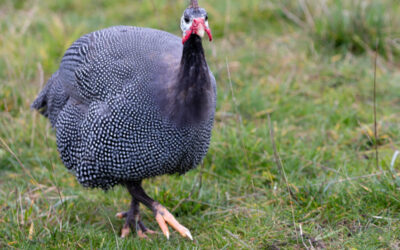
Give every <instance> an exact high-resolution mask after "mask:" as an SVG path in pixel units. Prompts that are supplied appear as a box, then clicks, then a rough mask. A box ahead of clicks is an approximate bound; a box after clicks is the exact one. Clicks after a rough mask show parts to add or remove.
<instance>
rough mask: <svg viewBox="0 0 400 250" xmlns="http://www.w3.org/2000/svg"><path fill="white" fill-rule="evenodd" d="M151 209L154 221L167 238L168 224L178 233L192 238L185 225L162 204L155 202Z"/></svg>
mask: <svg viewBox="0 0 400 250" xmlns="http://www.w3.org/2000/svg"><path fill="white" fill-rule="evenodd" d="M153 211H154V214H155V216H156V221H157V223H158V225H159V226H160V228H161V231H162V232H163V233H164V235H165V237H167V239H169V235H170V234H169V230H168V226H167V223H168V225H170V226H171V227H172V228H173V229H175V230H176V231H177V232H178V233H180V234H181V235H182V236H183V237H185V238H186V237H187V238H189V239H191V240H193V237H192V235H191V233H190V231H189V229H187V228H186V227H184V226H182V225H181V224H180V223H179V222H178V221H177V220H176V219H175V217H174V216H173V215H172V214H171V213H170V212H169V211H168V210H167V209H166V208H165V207H163V206H162V205H160V204H156V205H154V206H153Z"/></svg>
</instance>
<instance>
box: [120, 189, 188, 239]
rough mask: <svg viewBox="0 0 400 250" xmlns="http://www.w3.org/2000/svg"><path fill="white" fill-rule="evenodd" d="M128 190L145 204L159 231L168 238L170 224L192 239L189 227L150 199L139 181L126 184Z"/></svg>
mask: <svg viewBox="0 0 400 250" xmlns="http://www.w3.org/2000/svg"><path fill="white" fill-rule="evenodd" d="M127 186H128V190H129V192H130V193H131V195H132V196H133V197H134V198H135V199H136V200H138V201H139V202H141V203H143V204H144V205H145V206H147V207H148V208H150V209H151V210H152V211H153V213H154V216H155V217H156V221H157V223H158V225H159V226H160V228H161V231H162V232H163V233H164V235H165V236H166V237H167V239H169V230H168V226H167V224H168V225H170V226H171V227H172V228H173V229H175V230H176V231H177V232H179V233H180V234H181V235H182V236H183V237H188V238H189V239H191V240H193V238H192V235H191V234H190V231H189V229H187V228H186V227H184V226H182V225H181V224H180V223H179V222H178V221H177V220H176V219H175V217H174V216H173V215H172V214H171V213H170V212H169V211H168V210H167V209H166V208H165V207H163V206H162V205H161V204H160V203H158V202H157V201H154V200H153V199H151V198H150V197H149V196H148V195H147V194H146V193H145V191H144V190H143V188H142V186H141V183H140V182H139V183H131V184H128V185H127Z"/></svg>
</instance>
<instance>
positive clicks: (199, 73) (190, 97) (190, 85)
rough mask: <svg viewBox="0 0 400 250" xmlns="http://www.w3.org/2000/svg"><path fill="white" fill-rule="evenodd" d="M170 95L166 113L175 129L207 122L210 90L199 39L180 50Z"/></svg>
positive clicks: (192, 38) (194, 39) (208, 74)
mask: <svg viewBox="0 0 400 250" xmlns="http://www.w3.org/2000/svg"><path fill="white" fill-rule="evenodd" d="M171 90H172V91H171V92H170V95H169V98H168V99H169V101H168V103H169V107H168V113H169V117H170V119H172V120H173V121H175V122H176V124H177V125H178V126H187V125H194V124H196V123H199V122H201V121H204V120H205V119H207V118H208V114H209V111H210V109H211V95H212V91H211V90H212V87H211V81H210V73H209V70H208V66H207V62H206V59H205V56H204V49H203V46H202V43H201V38H200V37H199V36H197V35H192V36H191V37H190V38H189V40H187V41H186V42H185V44H184V46H183V53H182V59H181V63H180V67H179V72H178V75H177V78H176V82H175V83H174V84H173V86H172V89H171Z"/></svg>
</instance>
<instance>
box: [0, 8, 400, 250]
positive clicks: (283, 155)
mask: <svg viewBox="0 0 400 250" xmlns="http://www.w3.org/2000/svg"><path fill="white" fill-rule="evenodd" d="M350 2H352V1H338V0H336V1H334V0H328V1H317V2H316V1H313V0H298V1H262V0H251V1H236V0H235V1H231V0H226V1H206V0H202V1H200V4H201V5H202V6H204V7H205V8H206V9H207V10H208V12H209V16H210V25H211V28H212V30H213V33H214V37H215V41H214V42H213V43H208V42H206V43H205V48H206V50H207V59H208V61H209V65H210V67H211V69H212V70H213V72H214V74H215V76H216V78H217V82H218V107H217V115H216V123H215V129H214V133H213V138H212V142H211V148H210V151H209V154H208V156H207V157H206V159H205V161H204V164H203V166H201V167H200V168H199V169H198V170H194V171H192V172H190V173H189V174H187V175H185V176H183V177H179V176H163V177H159V178H156V179H152V180H148V181H146V182H145V185H144V186H145V189H146V190H147V191H148V193H149V194H150V196H152V197H154V198H155V199H156V200H158V201H160V202H161V203H162V204H164V205H165V206H166V207H168V208H170V209H173V210H174V214H175V215H176V217H177V219H178V220H180V221H181V222H182V223H183V224H184V225H187V226H188V228H189V229H190V230H191V232H192V234H193V236H194V238H195V240H194V241H193V242H191V241H188V240H186V239H182V238H180V237H179V235H177V234H176V233H173V234H172V237H171V239H170V240H169V241H168V240H166V239H165V238H164V237H162V235H158V236H155V237H153V238H152V240H151V241H143V240H139V239H138V238H137V237H130V238H128V239H120V238H119V237H118V233H119V230H120V228H121V227H122V223H123V222H122V221H119V220H117V219H116V218H115V217H114V215H115V213H116V212H118V211H122V210H125V209H126V208H127V207H128V205H129V196H128V194H127V192H126V191H125V190H124V189H123V188H120V187H117V188H115V189H113V190H111V191H109V192H107V193H104V192H103V191H101V190H87V189H84V188H82V187H81V186H80V185H79V184H78V183H77V181H76V180H75V179H74V177H73V176H72V175H70V174H69V173H68V172H67V171H66V169H65V168H64V166H63V165H62V163H61V161H60V159H59V157H58V153H57V150H56V145H55V135H54V131H52V130H51V128H50V127H49V123H48V121H47V120H46V119H44V118H43V117H41V116H39V115H38V114H36V113H35V112H32V111H31V110H30V109H29V105H30V103H31V102H32V101H33V99H34V98H35V95H36V94H37V93H38V92H39V90H40V89H41V87H42V85H43V84H44V83H45V81H46V80H47V79H48V78H49V77H50V75H51V74H52V73H53V72H54V71H55V70H56V69H57V67H58V65H59V63H60V60H61V57H62V55H63V52H64V51H65V50H66V49H67V48H68V46H69V45H70V44H71V43H72V42H73V41H74V40H75V39H77V38H78V37H80V36H81V35H83V34H85V33H87V32H90V31H93V30H97V29H101V28H104V27H108V26H112V25H117V24H126V25H137V26H147V27H154V28H159V29H163V30H167V31H170V32H172V33H174V34H177V35H179V34H180V31H179V27H178V24H179V18H180V15H181V13H182V11H183V9H184V8H185V6H186V1H183V0H180V1H170V0H153V1H128V0H120V1H115V0H101V1H94V0H92V1H82V0H60V1H52V0H43V1H42V0H40V1H35V0H26V1H24V0H0V248H36V249H39V248H43V247H45V248H96V249H97V248H123V249H125V248H127V249H128V248H132V247H134V248H156V247H157V248H184V249H186V248H205V249H209V248H221V249H234V248H245V249H247V248H265V249H278V248H284V249H286V248H288V249H297V248H310V249H311V248H324V247H326V248H329V249H337V248H348V249H349V248H357V249H366V248H368V249H376V248H387V249H389V248H391V249H399V248H400V240H399V239H400V221H399V218H400V196H399V191H400V172H399V168H400V165H399V164H400V160H399V159H398V160H397V161H396V162H395V163H394V164H393V165H391V158H392V156H393V154H394V152H395V151H396V150H397V149H398V148H399V146H400V116H399V113H400V97H399V94H400V85H399V81H400V71H399V64H398V62H399V57H398V55H399V53H398V51H399V44H398V38H399V37H400V35H399V33H397V34H396V32H397V31H396V29H398V27H399V25H400V21H399V18H398V17H397V15H396V13H399V11H400V6H399V5H398V3H397V2H396V1H395V0H392V1H389V0H388V1H353V3H358V4H349V3H350ZM317 3H319V4H317ZM396 18H397V19H396ZM377 40H378V41H379V45H378V48H379V52H380V54H379V57H378V61H377V65H378V66H377V79H378V84H377V92H376V94H377V102H378V106H377V115H378V129H379V136H378V138H377V139H376V140H375V139H374V137H373V129H374V126H373V75H374V70H373V69H374V66H373V65H374V60H373V58H374V53H373V50H374V48H375V44H376V41H377ZM268 114H270V116H271V125H270V123H269V122H268ZM271 130H272V131H273V132H274V133H273V134H274V139H275V143H276V150H277V155H274V148H273V146H272V145H273V144H272V140H271V139H272V138H271V136H270V134H271ZM375 144H378V146H379V167H377V166H376V164H375V152H374V146H375ZM278 155H279V157H280V159H281V164H282V166H283V169H284V171H285V173H286V179H285V178H284V175H283V173H281V171H280V170H279V168H278V166H279V164H277V161H276V159H277V156H278ZM278 162H279V161H278ZM142 211H143V216H144V221H145V222H146V224H148V226H150V227H151V228H152V229H157V230H158V228H157V225H156V222H155V220H154V218H153V216H152V214H151V213H150V211H148V210H147V209H145V208H144V209H142Z"/></svg>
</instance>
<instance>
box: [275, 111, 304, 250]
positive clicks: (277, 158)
mask: <svg viewBox="0 0 400 250" xmlns="http://www.w3.org/2000/svg"><path fill="white" fill-rule="evenodd" d="M268 123H269V131H270V137H271V144H272V147H273V149H274V157H275V162H276V165H277V168H278V170H279V171H280V173H281V174H282V176H283V179H284V180H285V184H286V188H287V191H288V195H289V197H290V209H291V212H292V220H293V227H294V229H295V233H296V241H297V244H299V236H298V233H297V229H296V220H295V218H294V207H293V197H292V191H291V190H290V187H289V182H288V180H287V177H286V172H285V168H284V167H283V164H282V161H281V158H280V157H279V153H278V149H277V147H276V144H275V134H274V128H273V126H272V122H271V115H270V114H268Z"/></svg>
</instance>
